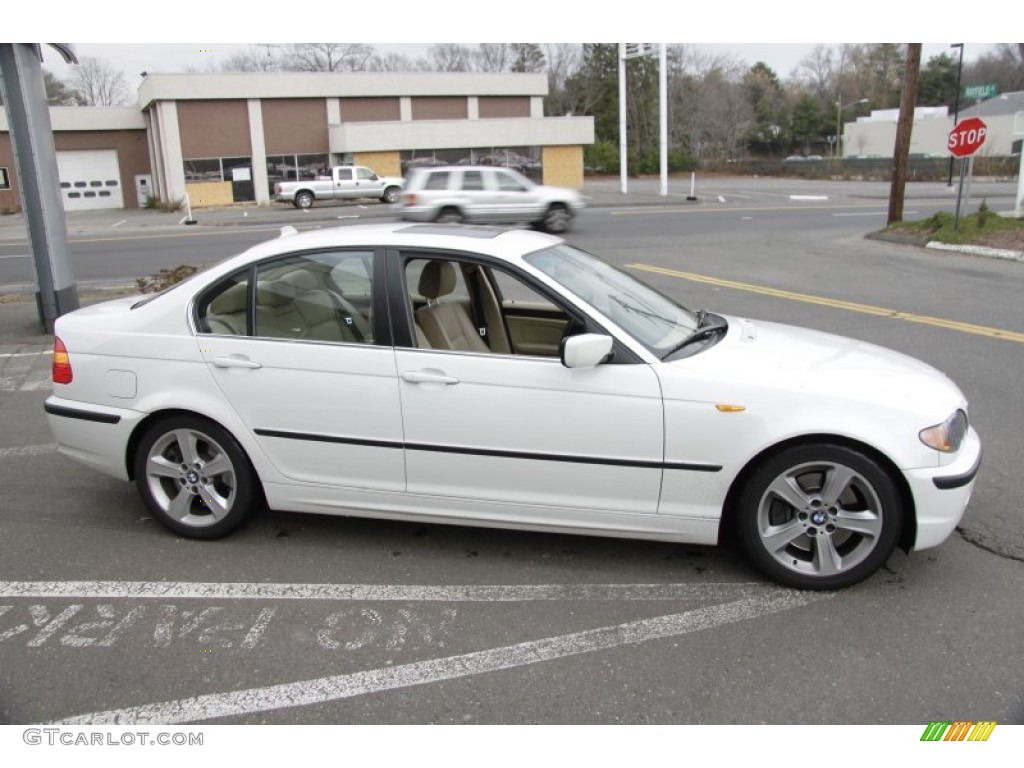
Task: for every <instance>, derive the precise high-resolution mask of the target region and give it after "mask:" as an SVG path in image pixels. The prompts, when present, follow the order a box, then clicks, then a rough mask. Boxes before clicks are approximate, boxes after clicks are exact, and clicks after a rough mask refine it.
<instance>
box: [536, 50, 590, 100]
mask: <svg viewBox="0 0 1024 768" xmlns="http://www.w3.org/2000/svg"><path fill="white" fill-rule="evenodd" d="M544 49H545V59H546V60H547V65H548V97H547V101H546V104H545V112H546V113H547V114H549V115H564V114H565V113H566V112H568V111H570V102H569V99H568V96H567V94H566V84H567V83H568V82H569V78H570V77H572V76H573V75H574V74H576V72H577V70H579V66H580V55H581V53H582V51H583V47H582V46H580V45H578V44H576V43H547V44H546V45H545V46H544Z"/></svg>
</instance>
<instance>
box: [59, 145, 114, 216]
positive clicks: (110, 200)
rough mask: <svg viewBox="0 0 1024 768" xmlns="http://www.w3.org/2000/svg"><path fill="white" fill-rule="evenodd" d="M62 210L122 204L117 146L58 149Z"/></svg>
mask: <svg viewBox="0 0 1024 768" xmlns="http://www.w3.org/2000/svg"><path fill="white" fill-rule="evenodd" d="M57 169H58V170H59V171H60V196H61V199H62V200H63V201H64V210H65V211H85V210H91V209H94V208H124V194H123V192H122V190H121V169H120V167H119V166H118V164H117V150H116V149H90V150H80V151H74V152H58V153H57Z"/></svg>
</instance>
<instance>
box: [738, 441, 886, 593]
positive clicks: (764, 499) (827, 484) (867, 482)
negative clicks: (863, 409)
mask: <svg viewBox="0 0 1024 768" xmlns="http://www.w3.org/2000/svg"><path fill="white" fill-rule="evenodd" d="M736 513H737V518H736V533H737V536H738V538H739V543H740V546H741V547H742V548H743V550H744V551H745V552H746V554H747V556H748V557H749V558H750V561H751V562H752V563H753V565H754V566H755V567H757V568H758V569H759V570H760V571H761V572H763V573H764V574H765V575H767V576H769V577H770V578H772V579H774V580H775V581H777V582H779V583H781V584H784V585H786V586H789V587H796V588H798V589H839V588H842V587H848V586H850V585H851V584H856V583H857V582H859V581H862V580H863V579H866V578H867V577H868V576H870V575H871V574H873V573H874V572H875V571H877V570H878V569H879V568H880V567H882V565H884V564H885V561H886V560H887V559H888V557H889V555H890V554H891V553H892V551H893V548H894V547H895V546H896V542H897V540H898V538H899V535H900V530H901V528H902V526H903V514H904V512H903V504H902V501H901V498H900V493H899V491H898V489H897V487H896V483H895V482H894V480H893V478H892V476H891V475H890V474H889V472H888V471H887V470H886V469H885V468H884V467H882V466H881V465H880V464H879V463H878V462H876V461H875V460H874V459H872V458H871V457H869V456H868V455H866V454H865V453H862V452H861V451H858V450H855V449H853V448H849V447H846V446H841V445H835V444H831V443H819V444H813V445H801V446H795V447H792V448H787V449H784V450H782V451H780V452H779V453H776V454H775V455H773V456H771V457H769V458H768V459H766V460H765V461H763V462H762V463H761V464H760V465H759V466H758V467H757V468H756V469H755V470H754V472H753V474H751V476H750V477H749V478H748V480H747V483H746V486H745V487H744V489H743V490H742V491H741V493H740V495H739V500H738V505H737V509H736Z"/></svg>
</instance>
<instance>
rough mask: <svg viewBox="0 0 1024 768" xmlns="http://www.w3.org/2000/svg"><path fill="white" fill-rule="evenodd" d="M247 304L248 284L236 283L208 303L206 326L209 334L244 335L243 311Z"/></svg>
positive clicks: (244, 320)
mask: <svg viewBox="0 0 1024 768" xmlns="http://www.w3.org/2000/svg"><path fill="white" fill-rule="evenodd" d="M248 304H249V284H248V283H237V284H236V285H233V286H231V287H230V288H228V289H227V290H226V291H224V293H222V294H221V295H220V296H218V297H217V298H215V299H214V300H213V301H211V302H210V307H209V310H208V311H207V313H206V325H207V327H208V328H209V329H210V333H219V334H223V335H225V336H227V335H234V336H244V335H245V323H246V319H245V310H246V307H247V306H248Z"/></svg>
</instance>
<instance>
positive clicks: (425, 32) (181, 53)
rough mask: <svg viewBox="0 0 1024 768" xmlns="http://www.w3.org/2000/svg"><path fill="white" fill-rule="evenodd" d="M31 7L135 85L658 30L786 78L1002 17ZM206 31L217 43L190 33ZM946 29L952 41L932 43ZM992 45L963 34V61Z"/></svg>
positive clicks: (825, 8) (507, 4) (791, 0)
mask: <svg viewBox="0 0 1024 768" xmlns="http://www.w3.org/2000/svg"><path fill="white" fill-rule="evenodd" d="M32 7H35V8H39V9H45V17H42V13H37V14H34V15H33V14H31V11H30V10H26V11H23V12H22V13H20V14H18V17H17V18H13V17H14V16H15V14H13V13H7V14H5V19H4V27H3V32H2V35H3V37H4V38H6V39H8V40H12V39H13V40H40V39H47V40H54V39H56V40H64V41H70V42H72V43H75V46H76V50H77V52H78V55H79V56H95V57H97V58H102V59H105V60H107V61H108V62H109V63H110V64H111V65H113V66H115V67H117V68H118V69H120V70H121V71H122V72H124V74H125V77H126V78H127V80H128V82H129V85H130V86H131V87H132V88H135V87H136V86H137V85H138V82H139V73H141V72H174V71H177V72H183V71H185V70H186V69H187V68H189V67H192V68H195V69H203V68H205V67H206V65H208V64H209V63H211V62H214V63H215V62H217V61H219V60H222V59H224V58H227V57H228V56H230V55H231V53H233V52H235V51H237V50H240V49H245V48H246V47H247V45H248V43H250V42H252V43H256V42H260V43H264V42H308V41H311V40H324V39H334V40H337V39H340V40H350V41H351V40H357V41H360V42H367V43H370V44H372V45H374V46H375V47H377V48H378V49H379V50H396V51H399V52H405V53H408V54H410V55H411V56H413V57H416V56H419V55H422V54H423V53H424V52H425V51H426V48H427V47H428V46H429V45H431V44H433V43H437V42H460V43H467V42H468V41H474V40H476V41H479V40H485V41H500V40H505V41H509V40H538V39H539V40H542V41H543V40H545V39H546V40H547V41H548V42H565V41H570V42H581V41H608V40H621V39H628V40H655V41H657V40H658V39H659V38H660V39H670V40H677V41H683V42H684V43H685V41H691V42H690V43H689V44H692V45H697V46H699V47H700V48H702V49H705V50H708V51H710V52H714V53H730V54H733V55H734V56H735V57H736V58H738V59H739V60H741V61H745V62H746V63H748V64H753V63H754V62H756V61H759V60H760V61H764V62H765V63H767V64H768V66H770V67H771V68H772V69H773V70H775V72H776V73H777V74H778V75H779V76H780V77H781V78H783V79H785V78H787V77H788V76H789V74H790V73H791V72H792V70H793V68H794V67H795V66H796V65H797V64H798V63H799V61H800V60H801V59H802V58H803V57H804V56H806V55H807V53H808V52H810V51H811V50H812V49H813V48H814V46H815V45H819V44H825V45H830V46H837V45H839V44H841V43H844V42H846V43H852V42H878V41H892V40H908V39H916V40H931V41H933V42H931V43H925V46H924V51H923V55H922V64H923V63H925V62H927V61H928V59H929V58H930V57H932V56H935V55H938V54H940V53H944V52H949V51H950V48H949V45H950V43H951V42H957V41H960V40H980V39H987V38H991V36H992V32H993V30H996V31H998V30H1000V29H1003V28H1006V27H1000V26H998V16H999V15H1000V14H1004V15H1005V12H1003V11H994V10H993V11H991V12H986V13H984V14H982V13H978V14H974V15H973V16H974V17H977V18H973V17H971V15H970V14H968V13H967V12H966V11H965V10H964V7H963V6H962V4H960V3H952V2H949V0H945V1H943V0H933V2H932V3H930V4H929V5H928V6H927V8H928V11H927V13H922V8H923V7H924V6H920V5H919V6H918V7H917V8H915V7H912V5H911V4H910V3H894V2H892V0H856V2H849V0H847V1H846V2H836V3H830V4H826V3H822V2H808V1H807V0H772V1H771V2H764V0H726V1H725V2H717V3H715V2H712V3H703V2H701V3H675V4H673V3H667V2H665V0H629V1H628V2H620V3H616V2H613V1H612V0H605V1H604V2H602V3H597V2H580V0H575V2H563V3H561V4H557V3H554V2H552V1H551V0H475V1H471V0H435V1H434V2H433V3H426V2H423V0H384V1H383V2H372V1H370V2H367V1H365V0H363V1H360V0H302V2H296V3H279V4H269V5H268V4H257V3H238V2H226V1H225V0H202V2H196V1H195V0H191V2H178V3H158V4H152V3H149V4H147V3H145V2H141V1H140V0H134V1H132V2H128V0H104V2H102V3H98V4H97V3H83V2H80V1H74V2H73V1H72V0H47V2H46V3H45V4H41V3H37V4H36V5H35V6H29V5H26V6H23V8H32ZM101 10H102V12H100V11H101ZM968 10H969V9H968ZM964 17H966V18H964ZM1005 21H1007V22H1008V21H1010V19H1009V18H1007V19H1005ZM993 22H996V23H995V24H994V23H993ZM1013 29H1014V28H1012V26H1011V27H1010V28H1007V31H1013ZM203 38H207V39H210V38H212V39H214V40H220V41H221V42H214V43H203V42H187V41H190V40H197V39H198V40H201V39H203ZM375 39H376V40H381V41H383V42H374V40H375ZM946 39H948V40H949V41H950V42H934V41H943V40H946ZM76 41H77V42H76ZM137 41H152V42H148V43H140V42H137ZM387 41H391V42H387ZM800 41H804V42H800ZM993 45H994V44H992V43H967V44H966V47H965V51H964V57H965V60H970V59H972V58H975V57H977V56H978V55H979V54H980V53H982V52H984V51H986V50H989V49H990V48H991V47H992V46H993ZM44 66H46V67H47V68H48V69H50V70H51V71H53V72H54V74H56V75H58V76H59V77H66V76H67V73H68V69H67V66H66V65H64V64H63V62H62V61H61V60H60V57H59V55H58V54H57V53H56V51H53V50H52V49H48V51H47V52H46V53H45V54H44Z"/></svg>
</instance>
